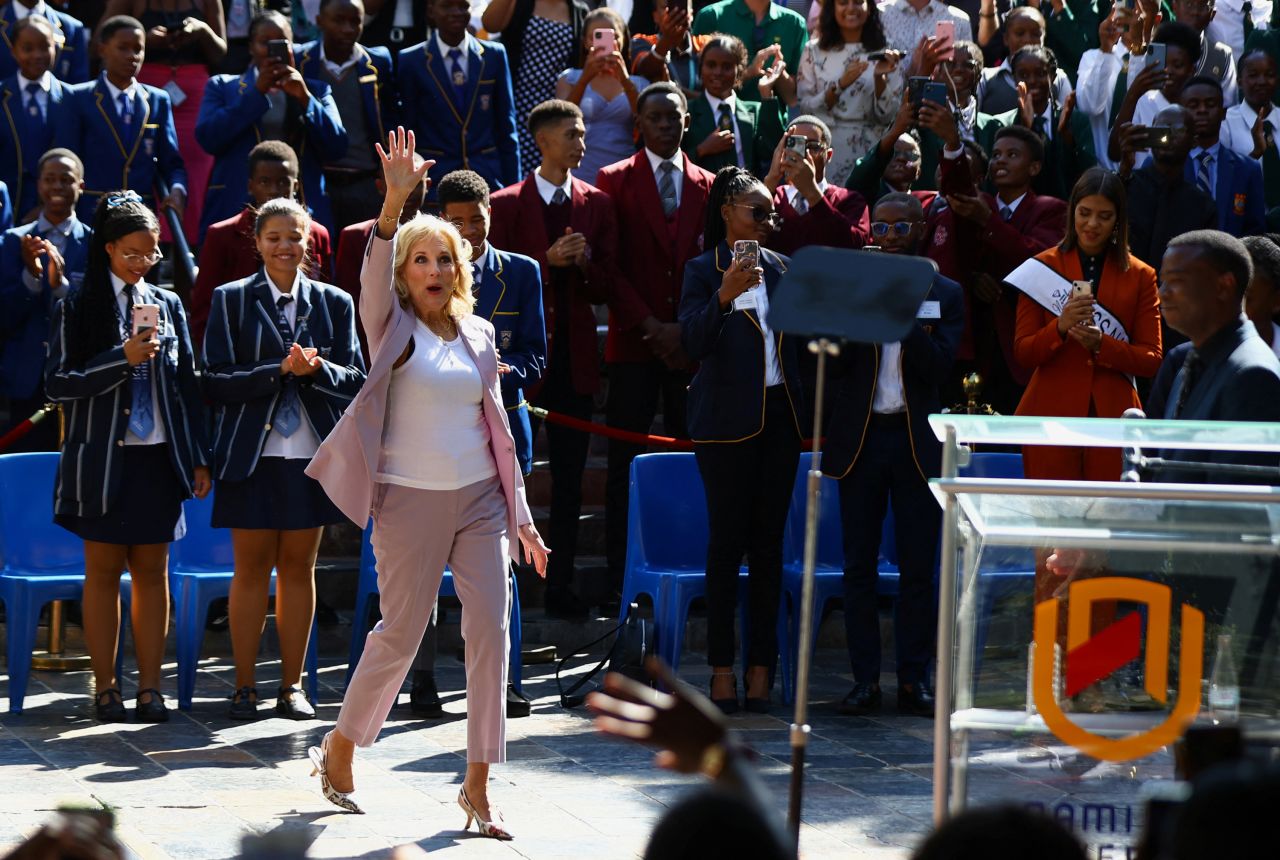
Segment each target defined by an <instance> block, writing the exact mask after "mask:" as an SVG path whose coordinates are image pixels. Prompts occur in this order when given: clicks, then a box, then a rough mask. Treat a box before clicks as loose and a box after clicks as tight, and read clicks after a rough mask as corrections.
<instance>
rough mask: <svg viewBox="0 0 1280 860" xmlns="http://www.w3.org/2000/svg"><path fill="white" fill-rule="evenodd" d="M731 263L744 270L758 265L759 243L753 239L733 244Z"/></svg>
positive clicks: (741, 240)
mask: <svg viewBox="0 0 1280 860" xmlns="http://www.w3.org/2000/svg"><path fill="white" fill-rule="evenodd" d="M733 261H734V262H735V263H738V264H740V266H741V268H744V269H755V268H757V267H759V265H760V243H759V242H757V241H756V240H754V239H739V240H738V241H736V242H734V243H733Z"/></svg>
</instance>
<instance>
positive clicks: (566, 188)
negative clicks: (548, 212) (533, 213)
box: [533, 170, 573, 206]
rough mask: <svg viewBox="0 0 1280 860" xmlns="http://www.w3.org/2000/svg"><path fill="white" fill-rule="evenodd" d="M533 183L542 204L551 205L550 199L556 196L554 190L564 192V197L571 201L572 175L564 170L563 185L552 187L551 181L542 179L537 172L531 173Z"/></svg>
mask: <svg viewBox="0 0 1280 860" xmlns="http://www.w3.org/2000/svg"><path fill="white" fill-rule="evenodd" d="M533 182H534V184H535V185H537V186H538V196H539V197H541V198H542V202H543V203H545V204H547V205H548V206H550V205H551V198H552V197H555V196H556V189H557V188H559V189H560V190H561V191H563V192H564V196H565V197H568V198H569V199H570V200H572V199H573V173H572V172H571V171H568V170H566V171H565V172H564V185H552V184H551V181H550V180H548V179H544V178H543V177H542V172H541V171H539V170H535V171H533Z"/></svg>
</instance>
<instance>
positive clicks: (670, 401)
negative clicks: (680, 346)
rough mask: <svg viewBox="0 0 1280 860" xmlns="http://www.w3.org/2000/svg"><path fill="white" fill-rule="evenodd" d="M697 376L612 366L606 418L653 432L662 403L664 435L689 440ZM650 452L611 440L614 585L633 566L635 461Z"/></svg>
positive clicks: (609, 551) (608, 522)
mask: <svg viewBox="0 0 1280 860" xmlns="http://www.w3.org/2000/svg"><path fill="white" fill-rule="evenodd" d="M690 378H691V376H690V374H689V372H688V371H686V370H672V369H670V368H669V367H667V366H666V365H665V364H664V363H663V362H661V361H659V360H657V359H654V360H653V361H647V362H615V363H612V364H610V365H609V400H608V402H607V403H606V405H605V420H606V421H607V422H608V424H609V426H610V427H617V428H620V429H622V430H631V431H634V432H636V433H648V432H649V428H650V427H651V426H652V425H653V419H654V416H655V415H657V413H658V400H659V398H661V400H662V432H663V433H664V434H666V435H667V436H673V437H675V438H677V439H683V438H686V437H687V436H688V433H687V431H686V430H685V408H686V401H687V398H688V390H687V389H688V387H689V380H690ZM646 450H648V449H647V448H646V447H645V446H644V445H635V444H632V443H631V442H623V441H621V440H619V439H610V440H609V471H608V474H607V476H606V479H605V499H604V527H605V553H606V555H607V557H608V562H609V577H610V579H611V580H612V585H613V586H614V587H616V588H621V586H622V578H623V574H624V572H625V569H626V564H627V505H628V501H629V495H628V493H629V490H630V486H631V461H632V460H634V459H635V458H636V457H637V456H639V455H640V454H643V453H645V451H646Z"/></svg>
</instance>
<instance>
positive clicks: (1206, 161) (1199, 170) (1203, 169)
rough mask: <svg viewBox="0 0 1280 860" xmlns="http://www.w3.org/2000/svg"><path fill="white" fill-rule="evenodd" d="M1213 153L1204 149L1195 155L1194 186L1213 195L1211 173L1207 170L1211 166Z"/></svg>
mask: <svg viewBox="0 0 1280 860" xmlns="http://www.w3.org/2000/svg"><path fill="white" fill-rule="evenodd" d="M1212 163H1213V153H1212V152H1210V151H1209V150H1207V149H1206V150H1205V151H1204V152H1202V153H1200V154H1199V155H1197V156H1196V187H1197V188H1199V189H1200V190H1201V191H1203V192H1204V193H1205V194H1208V195H1209V196H1210V197H1212V196H1213V175H1212V174H1211V173H1210V172H1209V171H1210V170H1211V169H1212V168H1211V165H1212Z"/></svg>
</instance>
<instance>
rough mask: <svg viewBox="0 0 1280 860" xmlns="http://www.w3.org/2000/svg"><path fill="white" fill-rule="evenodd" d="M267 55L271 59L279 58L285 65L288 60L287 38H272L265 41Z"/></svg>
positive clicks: (287, 63)
mask: <svg viewBox="0 0 1280 860" xmlns="http://www.w3.org/2000/svg"><path fill="white" fill-rule="evenodd" d="M267 56H268V57H270V58H271V59H273V60H279V61H280V62H282V63H284V64H285V65H286V66H288V65H290V62H289V59H290V58H289V40H288V39H272V40H271V41H269V42H267Z"/></svg>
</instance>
